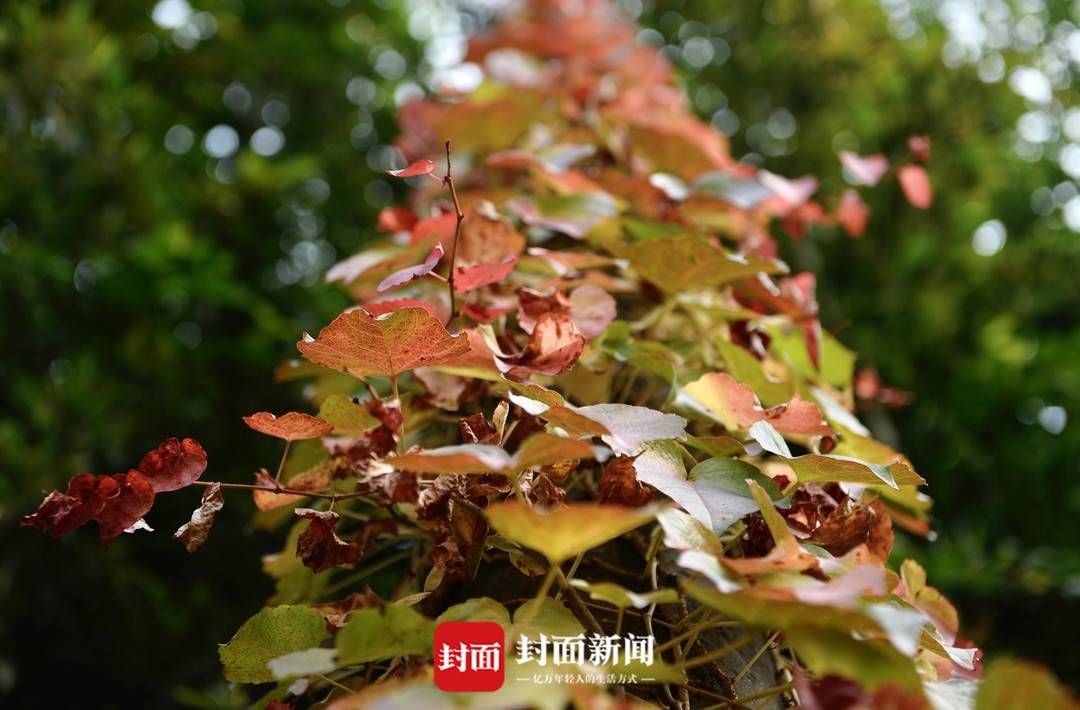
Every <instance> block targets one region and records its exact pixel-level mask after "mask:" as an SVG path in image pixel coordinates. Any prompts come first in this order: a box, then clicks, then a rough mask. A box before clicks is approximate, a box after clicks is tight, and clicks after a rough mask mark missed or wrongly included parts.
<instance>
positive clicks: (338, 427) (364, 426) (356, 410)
mask: <svg viewBox="0 0 1080 710" xmlns="http://www.w3.org/2000/svg"><path fill="white" fill-rule="evenodd" d="M319 418H320V419H322V420H324V421H327V422H330V423H331V424H333V425H334V433H335V434H337V435H339V436H357V435H360V434H363V433H364V432H366V431H368V430H369V429H373V428H375V427H377V426H379V420H378V419H376V418H375V417H374V416H373V415H372V414H371V412H369V411H368V409H367V407H365V406H364V405H362V404H357V403H356V402H354V401H352V399H351V398H349V397H347V396H345V395H343V394H338V393H335V394H332V395H330V396H329V397H327V398H326V399H324V400H323V403H322V406H321V407H319Z"/></svg>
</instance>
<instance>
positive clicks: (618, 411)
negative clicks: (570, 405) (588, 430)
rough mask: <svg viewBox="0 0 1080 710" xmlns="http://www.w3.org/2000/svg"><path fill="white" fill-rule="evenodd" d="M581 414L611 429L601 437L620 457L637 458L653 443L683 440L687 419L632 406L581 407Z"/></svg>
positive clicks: (579, 412) (596, 405)
mask: <svg viewBox="0 0 1080 710" xmlns="http://www.w3.org/2000/svg"><path fill="white" fill-rule="evenodd" d="M574 411H575V412H576V413H577V414H580V415H581V416H583V417H586V418H588V419H591V420H592V421H594V422H596V423H597V424H600V425H601V426H603V427H604V428H605V429H606V430H607V432H608V433H607V434H602V435H601V436H600V438H601V439H602V440H603V442H604V443H605V444H607V445H608V446H610V447H611V449H612V451H614V452H615V453H616V454H618V455H620V456H633V455H634V454H637V453H638V452H640V451H641V447H642V446H643V445H644V444H646V443H648V442H650V441H662V440H665V439H683V438H685V437H686V420H685V419H683V418H682V417H680V416H679V415H678V414H667V413H665V412H658V411H656V410H655V409H649V408H648V407H638V406H635V405H631V404H593V405H589V406H588V407H578V408H577V409H575V410H574Z"/></svg>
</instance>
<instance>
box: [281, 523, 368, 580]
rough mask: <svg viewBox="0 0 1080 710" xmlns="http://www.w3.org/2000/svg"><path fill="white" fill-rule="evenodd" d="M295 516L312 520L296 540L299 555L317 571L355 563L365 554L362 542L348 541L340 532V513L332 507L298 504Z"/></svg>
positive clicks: (297, 554)
mask: <svg viewBox="0 0 1080 710" xmlns="http://www.w3.org/2000/svg"><path fill="white" fill-rule="evenodd" d="M293 513H294V514H295V515H296V517H298V518H301V519H304V520H310V521H311V522H310V524H309V525H308V527H307V529H306V530H304V532H302V533H300V537H299V539H298V540H297V541H296V556H297V557H299V558H300V560H301V561H302V562H303V563H304V565H305V566H307V567H310V568H311V569H312V570H314V571H315V572H322V571H324V570H328V569H330V568H332V567H337V566H339V565H351V564H355V563H356V562H357V560H359V559H360V556H361V555H362V554H363V552H364V550H363V547H362V546H361V545H360V544H359V543H355V542H345V541H344V540H342V539H341V538H339V537H338V536H337V531H336V529H337V524H338V521H339V520H340V519H341V516H340V515H338V514H337V513H335V512H333V511H327V510H313V509H311V508H297V509H296V510H295V511H293Z"/></svg>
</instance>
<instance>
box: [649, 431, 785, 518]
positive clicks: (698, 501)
mask: <svg viewBox="0 0 1080 710" xmlns="http://www.w3.org/2000/svg"><path fill="white" fill-rule="evenodd" d="M634 470H635V472H636V473H637V480H638V481H639V482H641V483H647V484H648V485H650V486H652V487H653V488H656V489H657V490H658V491H660V492H661V493H663V494H664V495H666V496H668V497H669V498H671V499H672V500H674V501H675V502H676V503H678V504H679V505H681V506H682V507H683V509H684V510H686V511H687V512H688V513H690V515H692V516H694V518H696V519H697V520H699V521H701V522H702V523H704V524H705V525H706V526H708V527H709V529H710V530H712V531H713V532H716V533H722V532H724V530H727V529H728V528H729V527H731V525H732V524H734V523H735V522H736V521H738V520H739V519H741V518H742V517H743V516H745V515H748V514H749V513H753V512H755V511H757V509H758V506H757V504H756V503H755V502H754V500H753V499H752V498H751V495H750V489H749V488H748V487H747V484H746V482H747V480H753V481H757V482H758V484H759V485H761V486H763V487H765V488H766V489H767V490H768V491H769V494H770V495H771V496H772V497H773V498H780V497H781V495H780V490H779V489H778V488H777V487H776V484H775V483H774V482H773V480H772V479H771V478H769V477H768V476H766V475H765V474H763V473H761V471H759V470H758V469H757V468H755V467H754V466H751V465H750V464H748V463H746V462H745V461H740V460H738V459H732V458H712V459H707V460H705V461H702V462H701V463H699V464H698V465H696V466H695V467H694V468H693V469H692V470H691V471H690V473H689V474H687V473H686V470H685V469H684V468H683V465H682V461H681V455H680V452H679V451H678V449H677V448H675V447H674V446H673V445H671V444H667V445H664V444H663V443H662V444H660V445H650V446H649V447H648V448H647V449H646V451H645V452H644V453H642V454H641V455H640V456H638V458H637V459H635V461H634Z"/></svg>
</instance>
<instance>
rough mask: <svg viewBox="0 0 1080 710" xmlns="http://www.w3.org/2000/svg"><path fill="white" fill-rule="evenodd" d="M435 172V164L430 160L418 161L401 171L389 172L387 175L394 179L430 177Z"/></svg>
mask: <svg viewBox="0 0 1080 710" xmlns="http://www.w3.org/2000/svg"><path fill="white" fill-rule="evenodd" d="M434 171H435V163H433V162H432V161H430V160H417V161H416V162H415V163H412V164H411V165H409V166H407V167H404V168H402V169H401V170H387V171H386V174H387V175H390V176H392V177H399V178H407V177H416V176H417V175H430V174H431V173H433V172H434Z"/></svg>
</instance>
